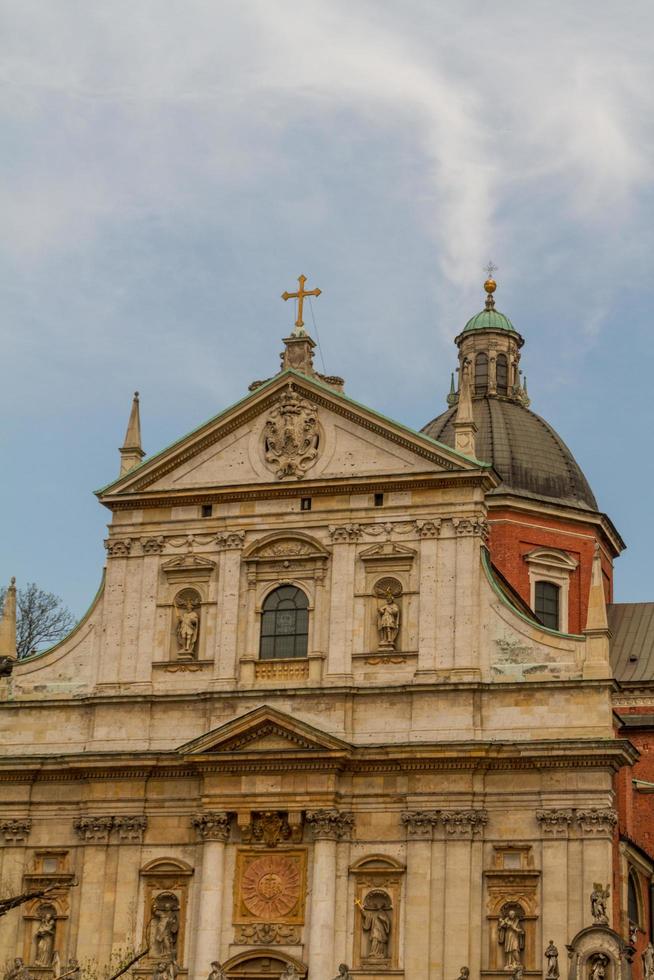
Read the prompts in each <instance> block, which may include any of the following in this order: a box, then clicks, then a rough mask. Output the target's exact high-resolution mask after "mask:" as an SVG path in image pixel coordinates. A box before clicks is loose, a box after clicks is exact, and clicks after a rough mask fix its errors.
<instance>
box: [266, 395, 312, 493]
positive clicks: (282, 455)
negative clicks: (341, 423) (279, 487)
mask: <svg viewBox="0 0 654 980" xmlns="http://www.w3.org/2000/svg"><path fill="white" fill-rule="evenodd" d="M319 445H320V430H319V427H318V417H317V412H316V410H315V409H314V407H313V406H312V405H311V404H310V403H309V402H308V401H306V400H305V399H304V398H301V397H300V396H299V394H298V393H297V391H295V388H294V386H293V384H289V385H288V386H287V387H286V388H285V389H284V391H282V393H281V394H280V396H279V398H278V399H277V404H276V405H275V407H274V408H273V409H272V411H271V412H270V414H269V416H268V418H267V420H266V424H265V426H264V430H263V451H264V458H265V460H266V463H268V465H269V466H270V467H271V469H272V470H273V471H274V473H275V476H276V477H277V479H278V480H283V479H284V477H288V476H294V477H295V478H296V479H298V480H301V479H302V477H303V476H304V474H305V472H306V471H307V470H308V469H309V467H311V466H313V464H314V463H315V461H316V458H317V456H318V450H319Z"/></svg>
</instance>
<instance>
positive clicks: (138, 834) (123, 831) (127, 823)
mask: <svg viewBox="0 0 654 980" xmlns="http://www.w3.org/2000/svg"><path fill="white" fill-rule="evenodd" d="M113 825H114V827H115V829H116V830H117V831H118V840H119V841H137V842H138V843H141V842H142V841H143V834H144V833H145V829H146V827H147V825H148V818H147V817H146V816H132V817H114V824H113Z"/></svg>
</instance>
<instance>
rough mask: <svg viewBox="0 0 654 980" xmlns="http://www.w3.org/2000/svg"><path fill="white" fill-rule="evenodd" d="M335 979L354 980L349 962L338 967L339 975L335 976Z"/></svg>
mask: <svg viewBox="0 0 654 980" xmlns="http://www.w3.org/2000/svg"><path fill="white" fill-rule="evenodd" d="M334 980H354V977H353V976H352V974H351V973H350V968H349V966H348V965H347V963H341V964H340V966H339V968H338V976H335V977H334Z"/></svg>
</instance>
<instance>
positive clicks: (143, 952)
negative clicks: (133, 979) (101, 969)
mask: <svg viewBox="0 0 654 980" xmlns="http://www.w3.org/2000/svg"><path fill="white" fill-rule="evenodd" d="M149 952H150V947H149V946H148V947H147V948H146V949H143V950H141V952H140V953H137V954H136V956H133V957H132V959H131V960H130V961H129V963H125V965H124V966H121V968H120V970H118V972H117V973H113V974H112V975H111V976H110V977H109V980H118V977H122V975H123V973H127V971H128V970H129V968H130V966H134V964H135V963H138V961H139V960H142V959H143V957H144V956H147V954H148V953H149Z"/></svg>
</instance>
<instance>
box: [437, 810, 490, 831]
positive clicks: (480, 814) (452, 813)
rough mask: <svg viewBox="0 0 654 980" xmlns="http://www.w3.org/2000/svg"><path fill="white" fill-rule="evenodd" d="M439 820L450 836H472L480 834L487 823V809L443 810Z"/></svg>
mask: <svg viewBox="0 0 654 980" xmlns="http://www.w3.org/2000/svg"><path fill="white" fill-rule="evenodd" d="M441 820H442V821H443V827H444V828H445V832H446V833H447V834H448V835H449V836H450V837H470V838H472V837H474V836H475V834H480V833H481V832H482V831H483V829H484V827H485V826H486V824H487V823H488V811H487V810H483V809H479V810H443V811H442V812H441Z"/></svg>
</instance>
